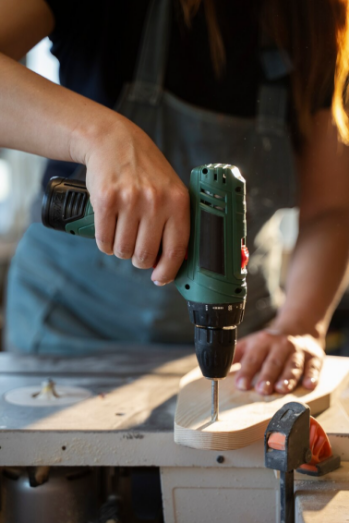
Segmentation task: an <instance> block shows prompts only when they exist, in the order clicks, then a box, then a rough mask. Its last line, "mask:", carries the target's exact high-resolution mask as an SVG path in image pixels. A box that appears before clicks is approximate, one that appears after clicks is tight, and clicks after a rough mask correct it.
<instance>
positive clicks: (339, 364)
mask: <svg viewBox="0 0 349 523" xmlns="http://www.w3.org/2000/svg"><path fill="white" fill-rule="evenodd" d="M238 369H239V364H236V365H233V367H232V372H231V374H229V376H228V377H227V378H226V379H225V380H223V381H221V382H220V401H219V404H220V416H219V421H218V422H215V423H212V422H211V415H210V409H211V382H210V381H209V380H206V379H205V378H203V377H202V375H201V372H200V369H199V368H196V369H194V370H193V371H191V372H189V373H188V374H186V375H185V376H184V377H183V378H182V380H181V383H180V392H179V396H178V402H177V410H176V415H175V425H174V438H175V442H176V443H179V444H181V445H185V446H188V447H192V448H196V449H206V450H234V449H239V448H242V447H246V446H247V445H250V444H251V443H254V442H255V441H257V440H259V439H261V438H263V436H264V432H265V429H266V427H267V425H268V422H269V421H270V419H271V418H272V417H273V415H274V414H275V412H276V411H277V410H278V409H279V408H280V407H282V405H284V404H285V403H288V402H289V401H300V402H302V403H307V404H308V405H309V407H310V408H311V413H312V415H315V414H318V413H320V412H322V411H324V410H325V409H327V408H328V407H329V406H330V405H331V404H332V403H333V401H334V398H335V397H336V396H337V395H339V393H340V392H341V391H342V390H343V388H344V387H345V386H346V385H347V383H348V381H349V358H340V357H335V356H327V357H326V359H325V362H324V366H323V369H322V372H321V377H320V382H319V385H318V386H317V388H316V389H315V390H314V391H312V392H309V391H308V390H307V389H305V388H304V387H298V388H297V389H296V390H295V391H294V392H293V393H292V394H287V395H281V394H272V395H270V396H260V395H259V394H257V392H255V391H254V390H250V391H246V392H244V391H239V390H238V389H237V388H236V387H235V376H234V375H235V374H236V372H237V370H238Z"/></svg>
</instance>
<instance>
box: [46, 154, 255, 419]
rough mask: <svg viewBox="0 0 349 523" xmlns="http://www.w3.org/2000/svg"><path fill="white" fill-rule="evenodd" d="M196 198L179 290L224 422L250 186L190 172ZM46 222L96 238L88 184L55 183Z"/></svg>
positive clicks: (237, 178)
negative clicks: (223, 390) (222, 401)
mask: <svg viewBox="0 0 349 523" xmlns="http://www.w3.org/2000/svg"><path fill="white" fill-rule="evenodd" d="M189 194H190V240H189V246H188V253H187V256H186V259H185V260H184V261H183V264H182V266H181V268H180V270H179V272H178V274H177V276H176V279H175V284H176V287H177V289H178V291H179V292H180V294H181V295H182V296H183V298H184V299H185V300H186V301H187V303H188V311H189V316H190V321H191V322H192V323H193V324H194V326H195V351H196V355H197V358H198V362H199V366H200V369H201V372H202V375H203V376H204V377H205V378H208V379H210V380H212V395H211V419H212V421H217V420H218V411H219V391H218V388H219V381H220V380H222V379H224V378H225V377H226V376H227V374H228V372H229V370H230V367H231V365H232V362H233V357H234V351H235V345H236V339H237V333H236V331H237V329H236V327H237V325H239V324H240V323H241V322H242V319H243V315H244V311H245V302H246V293H247V287H246V275H247V270H246V266H247V262H248V259H249V253H248V249H247V246H246V182H245V180H244V178H243V177H242V176H241V174H240V171H239V169H238V168H237V167H235V166H233V165H223V164H219V163H217V164H207V165H201V166H199V167H196V168H195V169H193V170H192V171H191V175H190V185H189ZM42 222H43V224H44V225H45V226H46V227H48V228H52V229H56V230H59V231H64V232H68V233H71V234H74V235H78V236H83V237H85V238H94V237H95V226H94V211H93V208H92V205H91V201H90V195H89V193H88V191H87V188H86V184H85V183H84V182H82V181H80V180H71V179H64V178H52V179H51V180H50V182H49V183H48V185H47V187H46V190H45V194H44V198H43V202H42ZM208 397H209V396H207V401H208Z"/></svg>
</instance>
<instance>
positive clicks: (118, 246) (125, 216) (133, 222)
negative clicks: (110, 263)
mask: <svg viewBox="0 0 349 523" xmlns="http://www.w3.org/2000/svg"><path fill="white" fill-rule="evenodd" d="M138 227H139V218H138V216H137V215H134V213H132V212H131V213H129V212H124V213H122V214H120V216H118V221H117V227H116V233H115V239H114V246H113V251H114V255H115V256H116V257H117V258H121V259H122V260H127V259H129V258H132V256H133V253H134V251H135V245H136V239H137V234H138Z"/></svg>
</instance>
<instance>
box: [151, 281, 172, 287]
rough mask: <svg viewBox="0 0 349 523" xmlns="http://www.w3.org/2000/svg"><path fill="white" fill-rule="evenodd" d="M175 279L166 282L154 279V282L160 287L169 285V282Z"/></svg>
mask: <svg viewBox="0 0 349 523" xmlns="http://www.w3.org/2000/svg"><path fill="white" fill-rule="evenodd" d="M172 282H173V280H170V281H165V282H162V281H157V280H156V281H154V282H153V283H154V284H155V285H157V286H158V287H163V286H164V285H168V284H169V283H172Z"/></svg>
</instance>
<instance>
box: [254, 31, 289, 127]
mask: <svg viewBox="0 0 349 523" xmlns="http://www.w3.org/2000/svg"><path fill="white" fill-rule="evenodd" d="M260 64H261V67H262V70H263V74H264V81H263V82H262V84H261V85H260V87H259V93H258V94H259V96H258V106H257V114H256V130H257V132H258V133H262V134H263V133H265V132H266V133H272V134H280V133H282V132H284V130H285V128H286V126H287V109H288V94H289V77H290V74H291V72H292V70H293V65H292V62H291V59H290V57H289V55H288V54H287V52H286V51H285V50H284V49H279V48H278V47H276V46H275V44H274V43H273V42H272V41H271V40H270V38H269V37H268V35H267V34H266V33H265V32H264V31H263V30H262V31H261V36H260Z"/></svg>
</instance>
